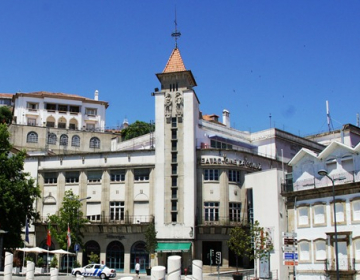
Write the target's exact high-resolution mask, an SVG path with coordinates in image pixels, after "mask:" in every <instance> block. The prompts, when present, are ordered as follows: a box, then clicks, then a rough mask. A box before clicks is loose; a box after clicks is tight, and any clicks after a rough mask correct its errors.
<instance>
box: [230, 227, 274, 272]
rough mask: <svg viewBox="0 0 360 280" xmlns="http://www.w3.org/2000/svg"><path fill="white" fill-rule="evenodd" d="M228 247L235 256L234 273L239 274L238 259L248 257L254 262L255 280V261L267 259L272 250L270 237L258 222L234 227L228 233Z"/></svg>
mask: <svg viewBox="0 0 360 280" xmlns="http://www.w3.org/2000/svg"><path fill="white" fill-rule="evenodd" d="M228 246H229V249H230V250H231V251H233V252H234V253H235V255H236V272H237V273H238V272H239V268H238V257H240V256H243V257H248V258H249V259H250V260H255V278H256V277H257V270H256V267H257V262H256V261H257V260H258V259H263V258H269V257H270V252H271V251H272V250H273V248H274V247H273V244H272V240H271V236H270V235H269V233H268V232H267V231H265V230H264V228H263V227H261V226H260V224H259V222H258V221H255V222H254V224H249V225H246V226H240V227H235V228H233V229H231V231H230V238H229V240H228Z"/></svg>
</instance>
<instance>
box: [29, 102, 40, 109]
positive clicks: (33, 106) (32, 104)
mask: <svg viewBox="0 0 360 280" xmlns="http://www.w3.org/2000/svg"><path fill="white" fill-rule="evenodd" d="M26 108H28V109H29V110H37V109H39V103H34V102H28V103H27V105H26Z"/></svg>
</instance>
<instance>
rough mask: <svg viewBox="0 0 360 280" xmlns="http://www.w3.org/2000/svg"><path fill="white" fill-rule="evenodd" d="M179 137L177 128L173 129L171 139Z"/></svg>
mask: <svg viewBox="0 0 360 280" xmlns="http://www.w3.org/2000/svg"><path fill="white" fill-rule="evenodd" d="M176 138H177V130H176V129H173V130H171V139H176Z"/></svg>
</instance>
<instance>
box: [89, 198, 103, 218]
mask: <svg viewBox="0 0 360 280" xmlns="http://www.w3.org/2000/svg"><path fill="white" fill-rule="evenodd" d="M86 218H87V219H88V220H89V221H100V218H101V203H100V202H90V203H89V202H88V203H87V204H86Z"/></svg>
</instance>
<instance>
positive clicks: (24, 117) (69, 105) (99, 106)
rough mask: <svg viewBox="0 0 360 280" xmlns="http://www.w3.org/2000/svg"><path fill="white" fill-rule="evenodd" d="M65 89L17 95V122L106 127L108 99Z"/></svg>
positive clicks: (58, 125) (77, 127) (40, 124)
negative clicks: (57, 91)
mask: <svg viewBox="0 0 360 280" xmlns="http://www.w3.org/2000/svg"><path fill="white" fill-rule="evenodd" d="M98 97H99V92H98V91H97V90H96V91H95V94H94V99H89V98H85V97H81V96H78V95H70V94H64V93H49V92H44V91H41V92H31V93H20V92H18V93H16V94H15V95H14V96H13V102H14V122H15V124H19V125H28V126H42V127H52V128H64V129H71V130H79V129H80V130H81V129H84V130H90V131H104V128H105V111H106V108H107V107H108V103H107V102H105V101H99V100H98Z"/></svg>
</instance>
